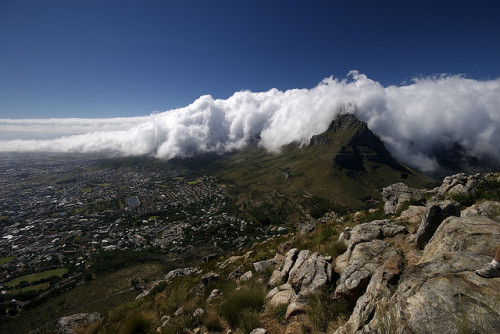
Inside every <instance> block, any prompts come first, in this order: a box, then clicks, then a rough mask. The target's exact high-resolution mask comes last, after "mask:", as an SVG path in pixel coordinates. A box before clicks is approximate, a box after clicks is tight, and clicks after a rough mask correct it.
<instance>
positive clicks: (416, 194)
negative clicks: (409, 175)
mask: <svg viewBox="0 0 500 334" xmlns="http://www.w3.org/2000/svg"><path fill="white" fill-rule="evenodd" d="M412 199H413V200H416V201H422V200H424V195H423V192H422V191H421V190H418V189H413V188H410V187H408V186H407V185H406V184H404V183H396V184H393V185H390V186H388V187H386V188H384V189H383V190H382V200H383V201H384V212H385V214H391V215H392V214H395V213H396V212H398V211H399V210H400V209H401V208H402V206H403V204H404V203H405V202H408V201H409V200H412Z"/></svg>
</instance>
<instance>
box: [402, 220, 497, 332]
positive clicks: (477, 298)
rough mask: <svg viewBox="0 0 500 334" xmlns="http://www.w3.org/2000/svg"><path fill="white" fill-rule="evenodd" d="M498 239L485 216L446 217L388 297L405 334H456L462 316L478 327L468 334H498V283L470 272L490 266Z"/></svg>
mask: <svg viewBox="0 0 500 334" xmlns="http://www.w3.org/2000/svg"><path fill="white" fill-rule="evenodd" d="M498 235H500V224H499V223H498V222H495V221H492V220H490V219H488V218H487V217H461V218H458V217H449V218H448V219H446V220H445V221H444V222H443V223H442V224H441V226H439V228H438V229H437V230H436V232H435V234H434V236H433V238H432V239H431V240H430V242H429V244H428V245H427V246H426V247H425V250H424V253H423V255H422V257H421V258H420V261H419V262H418V263H417V265H416V266H414V267H411V268H409V270H407V271H406V272H405V273H404V275H403V276H402V277H401V279H400V283H399V285H398V289H397V291H396V292H395V294H394V297H393V300H394V302H397V303H398V304H399V305H400V306H401V315H402V317H404V318H405V319H406V326H407V328H408V331H409V332H415V333H427V332H433V333H443V332H449V331H450V329H456V330H454V331H457V332H458V328H457V325H459V324H460V322H461V318H463V317H465V318H468V321H469V324H470V326H471V327H476V326H478V325H481V326H480V327H482V328H470V329H471V331H474V332H476V331H477V332H491V333H499V332H500V305H499V303H498V286H499V284H500V278H493V279H484V278H482V277H479V276H477V275H476V274H475V273H474V270H476V269H478V268H480V267H482V266H483V265H484V264H485V263H487V262H489V261H491V258H492V255H493V254H494V253H495V249H496V247H497V246H498ZM478 321H479V323H478Z"/></svg>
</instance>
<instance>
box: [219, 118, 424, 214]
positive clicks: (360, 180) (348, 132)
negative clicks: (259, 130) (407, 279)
mask: <svg viewBox="0 0 500 334" xmlns="http://www.w3.org/2000/svg"><path fill="white" fill-rule="evenodd" d="M210 170H211V171H212V172H213V173H214V174H215V175H216V176H217V177H219V178H220V179H221V181H222V182H225V183H226V185H227V190H228V192H229V193H231V194H233V195H235V196H236V198H237V206H238V207H239V208H240V209H244V210H247V211H248V210H250V211H252V208H257V209H258V210H260V211H262V209H265V207H266V206H268V205H270V203H273V205H274V206H275V207H274V209H273V210H274V214H280V216H287V217H288V216H290V215H294V214H295V213H294V212H293V211H296V209H297V208H298V209H305V211H309V212H310V211H311V210H316V209H318V208H317V206H318V205H319V206H320V207H324V206H328V203H331V206H332V208H334V207H338V206H343V207H364V206H366V205H367V201H369V200H370V199H379V198H380V190H381V188H382V187H385V186H387V185H389V184H393V183H395V182H400V181H401V177H402V174H404V175H405V176H407V179H405V182H406V183H408V184H409V185H410V186H412V187H422V186H424V185H426V184H428V183H429V182H430V179H429V178H427V177H424V176H422V175H421V174H419V173H418V172H416V171H414V170H411V169H409V168H408V167H406V166H404V165H402V164H400V163H398V162H397V161H396V160H395V159H394V158H392V156H391V155H390V153H389V152H388V151H387V149H386V148H385V146H384V144H383V142H382V141H381V140H380V139H379V138H378V137H377V136H376V135H375V134H373V132H371V131H370V129H368V126H367V124H366V123H364V122H361V121H360V120H358V119H357V118H356V117H355V116H354V115H351V114H344V115H340V116H338V117H337V118H336V119H335V120H334V121H332V123H331V124H330V126H329V127H328V129H327V130H326V131H325V132H323V133H321V134H319V135H315V136H313V137H312V138H311V140H310V143H309V145H307V146H300V145H299V144H297V143H292V144H289V145H286V146H285V147H283V149H282V151H281V152H280V153H278V154H272V153H268V152H267V151H266V150H264V149H263V148H258V147H256V146H252V147H249V148H247V149H246V150H245V151H241V152H237V153H233V154H229V155H226V156H224V157H223V158H221V159H218V160H217V161H215V162H213V163H212V164H211V165H210ZM325 201H327V203H325ZM289 211H290V212H289ZM313 216H314V215H313ZM288 218H290V217H288Z"/></svg>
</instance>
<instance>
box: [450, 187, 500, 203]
mask: <svg viewBox="0 0 500 334" xmlns="http://www.w3.org/2000/svg"><path fill="white" fill-rule="evenodd" d="M450 197H451V199H453V200H455V201H457V202H459V203H460V206H461V207H462V208H466V207H469V206H471V205H473V204H475V203H477V202H480V201H483V200H485V201H500V181H495V180H488V181H483V182H481V183H479V184H478V185H477V186H476V188H475V189H473V190H472V191H470V192H469V193H466V194H453V195H451V196H450Z"/></svg>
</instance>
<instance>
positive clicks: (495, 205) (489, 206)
mask: <svg viewBox="0 0 500 334" xmlns="http://www.w3.org/2000/svg"><path fill="white" fill-rule="evenodd" d="M499 215H500V202H493V201H485V202H483V203H481V204H474V205H472V206H470V207H468V208H466V209H464V210H462V212H460V217H474V216H487V217H491V218H495V217H497V216H499Z"/></svg>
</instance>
